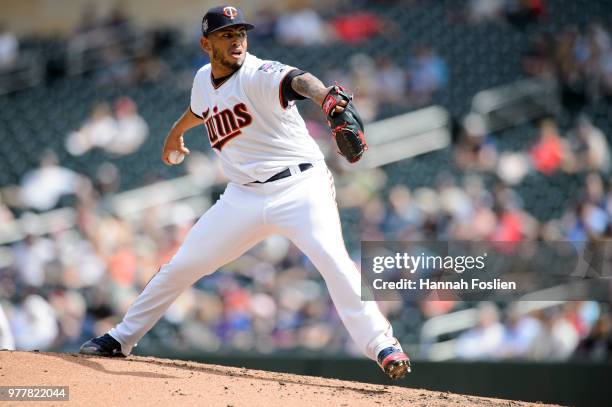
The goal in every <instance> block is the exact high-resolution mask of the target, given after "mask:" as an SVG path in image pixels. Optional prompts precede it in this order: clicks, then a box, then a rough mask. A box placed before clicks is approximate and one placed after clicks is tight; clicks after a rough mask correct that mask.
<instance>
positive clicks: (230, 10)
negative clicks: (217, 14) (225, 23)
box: [223, 6, 238, 20]
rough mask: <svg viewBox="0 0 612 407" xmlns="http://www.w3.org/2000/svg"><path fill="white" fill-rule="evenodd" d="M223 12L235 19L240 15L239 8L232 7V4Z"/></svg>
mask: <svg viewBox="0 0 612 407" xmlns="http://www.w3.org/2000/svg"><path fill="white" fill-rule="evenodd" d="M223 14H225V16H226V17H229V18H231V19H232V20H233V19H234V18H236V16H237V15H238V10H237V9H236V7H232V6H228V7H224V8H223Z"/></svg>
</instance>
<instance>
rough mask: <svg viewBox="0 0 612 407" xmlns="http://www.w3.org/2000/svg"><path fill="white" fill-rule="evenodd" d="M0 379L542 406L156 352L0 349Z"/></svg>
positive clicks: (283, 398) (343, 400) (301, 402)
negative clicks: (116, 354) (114, 355)
mask: <svg viewBox="0 0 612 407" xmlns="http://www.w3.org/2000/svg"><path fill="white" fill-rule="evenodd" d="M0 384H1V385H2V386H10V385H16V386H43V385H44V386H70V402H57V401H56V402H50V401H46V402H41V403H36V404H41V405H44V406H52V405H57V406H61V405H64V406H65V405H79V406H128V405H129V406H172V405H174V406H223V407H228V406H233V407H242V406H249V407H250V406H264V405H265V406H282V407H287V406H309V407H314V406H346V407H354V406H531V405H534V406H535V405H537V406H543V405H542V404H532V403H523V402H516V401H508V400H499V399H488V398H481V397H472V396H464V395H459V394H451V393H440V392H434V391H427V390H419V389H408V388H402V387H397V386H382V385H373V384H365V383H358V382H349V381H341V380H332V379H323V378H318V377H310V376H298V375H292V374H282V373H272V372H264V371H259V370H249V369H244V368H243V369H241V368H233V367H225V366H217V365H205V364H201V363H195V362H184V361H177V360H169V359H157V358H151V357H146V358H145V357H135V356H130V357H129V358H127V359H106V358H95V357H86V356H81V355H75V354H67V353H44V352H12V351H0ZM3 403H7V402H0V405H2V404H3ZM33 404H34V403H32V402H28V403H27V405H33ZM5 405H6V404H5ZM8 405H15V406H18V405H19V406H22V405H24V404H23V403H22V402H14V403H8Z"/></svg>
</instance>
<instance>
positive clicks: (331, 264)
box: [307, 244, 355, 271]
mask: <svg viewBox="0 0 612 407" xmlns="http://www.w3.org/2000/svg"><path fill="white" fill-rule="evenodd" d="M309 252H310V253H307V255H308V257H310V258H311V261H312V262H313V263H314V264H315V266H316V267H318V268H324V269H326V270H329V269H333V270H339V271H344V270H347V269H350V270H353V269H355V265H354V264H353V261H352V260H351V258H350V257H349V255H348V253H347V252H346V249H345V248H344V247H343V246H342V247H330V246H324V245H320V244H315V245H314V246H313V247H311V250H309ZM321 271H325V270H321Z"/></svg>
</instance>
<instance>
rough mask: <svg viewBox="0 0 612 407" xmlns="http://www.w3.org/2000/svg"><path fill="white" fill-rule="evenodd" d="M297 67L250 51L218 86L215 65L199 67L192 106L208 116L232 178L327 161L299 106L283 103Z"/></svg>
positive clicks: (243, 179)
mask: <svg viewBox="0 0 612 407" xmlns="http://www.w3.org/2000/svg"><path fill="white" fill-rule="evenodd" d="M293 69H295V68H293V67H291V66H288V65H284V64H282V63H279V62H275V61H264V60H261V59H259V58H257V57H256V56H254V55H251V54H249V53H247V55H246V58H245V60H244V64H243V65H242V67H241V68H240V69H238V70H237V71H236V72H235V73H234V74H232V75H231V76H230V77H229V78H228V79H226V80H225V81H224V82H222V83H221V84H219V85H218V86H215V85H214V84H213V81H212V75H211V66H210V64H207V65H204V66H203V67H202V68H200V70H198V72H197V74H196V76H195V79H194V81H193V88H192V91H191V110H192V112H193V113H195V114H196V115H198V116H201V117H202V118H203V119H204V122H205V124H206V130H207V133H208V138H209V141H210V145H211V147H212V148H213V150H214V151H215V152H216V153H217V155H218V156H219V157H220V160H221V164H222V168H223V171H224V173H225V175H226V176H227V177H228V178H229V179H230V180H231V181H232V182H235V183H237V184H248V183H250V182H253V181H265V180H267V179H269V178H270V177H272V176H273V175H275V174H277V173H278V172H281V171H283V170H285V169H287V167H289V166H294V165H298V164H300V163H303V162H316V161H320V160H323V154H322V153H321V150H320V149H319V146H318V145H317V143H316V142H315V141H314V140H313V139H312V137H310V134H308V130H307V129H306V125H305V124H304V120H303V119H302V117H301V116H300V114H299V112H298V110H297V107H296V106H295V104H294V103H289V106H287V107H286V108H285V107H283V106H282V95H281V84H282V81H283V78H284V77H285V75H287V73H289V72H290V71H291V70H293Z"/></svg>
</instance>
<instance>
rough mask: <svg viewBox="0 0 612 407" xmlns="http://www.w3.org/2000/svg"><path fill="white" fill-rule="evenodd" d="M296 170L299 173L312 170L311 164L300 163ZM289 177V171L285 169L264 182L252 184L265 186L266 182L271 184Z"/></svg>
mask: <svg viewBox="0 0 612 407" xmlns="http://www.w3.org/2000/svg"><path fill="white" fill-rule="evenodd" d="M298 168H299V169H300V171H301V172H304V171H306V170H308V169H310V168H312V164H311V163H301V164H300V165H298ZM290 176H291V170H290V169H289V168H287V169H286V170H284V171H281V172H279V173H278V174H275V175H272V176H271V177H270V178H268V179H267V180H265V181H263V182H262V181H253V182H252V183H253V184H265V183H266V182H272V181H278V180H279V179H283V178H287V177H290Z"/></svg>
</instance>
